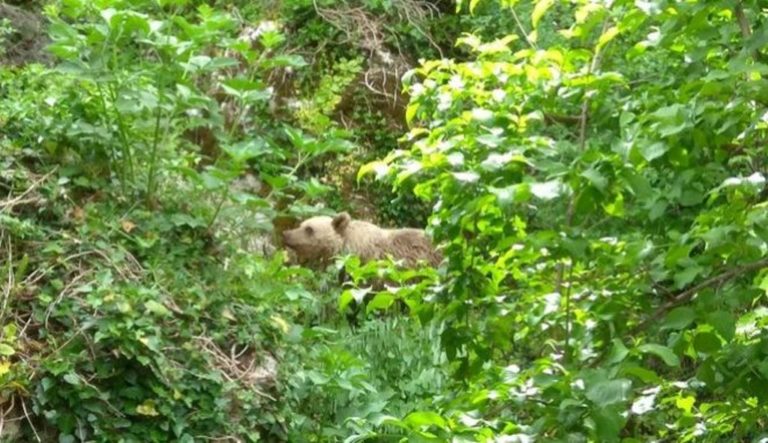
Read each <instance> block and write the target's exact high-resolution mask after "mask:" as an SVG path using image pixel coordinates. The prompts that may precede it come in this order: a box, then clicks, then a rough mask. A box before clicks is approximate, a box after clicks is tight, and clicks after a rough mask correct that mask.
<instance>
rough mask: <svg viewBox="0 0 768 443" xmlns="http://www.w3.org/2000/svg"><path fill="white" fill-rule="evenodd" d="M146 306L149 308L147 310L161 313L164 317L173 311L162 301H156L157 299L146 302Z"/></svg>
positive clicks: (157, 313) (156, 313)
mask: <svg viewBox="0 0 768 443" xmlns="http://www.w3.org/2000/svg"><path fill="white" fill-rule="evenodd" d="M144 307H145V308H147V311H149V312H150V313H152V314H155V315H159V316H162V317H165V316H168V315H170V314H171V311H170V310H168V308H166V307H165V306H163V305H162V304H161V303H158V302H156V301H155V300H150V301H148V302H146V303H145V304H144Z"/></svg>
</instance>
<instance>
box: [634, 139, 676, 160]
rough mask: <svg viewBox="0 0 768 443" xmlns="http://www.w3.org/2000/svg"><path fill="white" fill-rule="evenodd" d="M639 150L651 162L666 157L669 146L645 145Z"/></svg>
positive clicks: (641, 145)
mask: <svg viewBox="0 0 768 443" xmlns="http://www.w3.org/2000/svg"><path fill="white" fill-rule="evenodd" d="M638 150H639V151H640V154H641V155H642V156H643V158H644V159H646V160H647V161H649V162H650V161H653V160H655V159H657V158H659V157H661V156H662V155H664V154H665V153H666V152H667V151H668V150H669V146H667V144H666V143H664V142H656V143H643V144H640V145H639V146H638Z"/></svg>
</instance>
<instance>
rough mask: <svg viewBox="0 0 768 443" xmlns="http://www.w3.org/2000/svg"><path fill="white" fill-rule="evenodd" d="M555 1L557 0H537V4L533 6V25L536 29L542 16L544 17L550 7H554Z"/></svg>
mask: <svg viewBox="0 0 768 443" xmlns="http://www.w3.org/2000/svg"><path fill="white" fill-rule="evenodd" d="M554 3H555V0H537V1H536V5H535V6H534V7H533V12H532V13H531V24H532V25H533V28H534V29H536V28H537V27H538V26H539V22H540V21H541V18H542V17H544V14H546V13H547V10H549V8H550V7H552V5H553V4H554Z"/></svg>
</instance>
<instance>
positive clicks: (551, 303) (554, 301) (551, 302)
mask: <svg viewBox="0 0 768 443" xmlns="http://www.w3.org/2000/svg"><path fill="white" fill-rule="evenodd" d="M544 303H545V305H544V314H551V313H553V312H557V309H558V308H559V307H560V294H559V293H557V292H552V293H551V294H547V295H545V296H544Z"/></svg>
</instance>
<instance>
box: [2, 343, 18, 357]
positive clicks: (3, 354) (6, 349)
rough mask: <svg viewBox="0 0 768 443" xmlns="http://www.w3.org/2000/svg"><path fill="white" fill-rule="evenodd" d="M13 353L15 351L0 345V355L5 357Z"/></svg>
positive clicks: (7, 346)
mask: <svg viewBox="0 0 768 443" xmlns="http://www.w3.org/2000/svg"><path fill="white" fill-rule="evenodd" d="M15 353H16V351H15V350H14V349H13V348H12V347H11V346H9V345H7V344H5V343H0V355H2V356H6V357H7V356H10V355H13V354H15Z"/></svg>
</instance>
